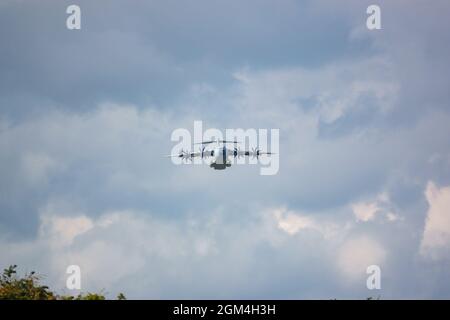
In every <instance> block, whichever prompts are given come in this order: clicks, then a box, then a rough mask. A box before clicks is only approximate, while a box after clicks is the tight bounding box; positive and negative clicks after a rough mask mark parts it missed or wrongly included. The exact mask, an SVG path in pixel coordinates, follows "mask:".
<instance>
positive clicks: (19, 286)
mask: <svg viewBox="0 0 450 320" xmlns="http://www.w3.org/2000/svg"><path fill="white" fill-rule="evenodd" d="M16 268H17V265H13V266H9V267H8V268H7V269H4V270H3V274H2V276H1V278H0V300H5V299H8V300H55V299H56V296H55V295H54V294H53V292H51V291H49V289H48V287H47V286H41V285H39V280H40V278H39V277H38V276H37V275H36V274H35V272H34V271H32V272H31V273H28V274H25V276H24V277H23V278H18V277H17V271H16Z"/></svg>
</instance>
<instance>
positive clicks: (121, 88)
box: [0, 0, 450, 299]
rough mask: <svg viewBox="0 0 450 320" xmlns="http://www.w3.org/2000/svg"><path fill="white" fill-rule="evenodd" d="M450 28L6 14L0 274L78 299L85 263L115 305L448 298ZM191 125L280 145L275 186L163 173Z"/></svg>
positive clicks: (321, 13) (202, 9) (40, 6)
mask: <svg viewBox="0 0 450 320" xmlns="http://www.w3.org/2000/svg"><path fill="white" fill-rule="evenodd" d="M71 4H77V5H79V6H80V8H81V29H80V30H68V29H67V28H66V19H67V17H68V14H67V13H66V8H67V6H69V5H71ZM371 4H377V5H379V6H380V8H381V25H382V28H381V29H380V30H368V29H367V27H366V19H367V17H368V15H367V13H366V9H367V7H368V6H369V5H371ZM449 13H450V3H449V2H448V1H446V0H436V1H433V3H432V4H430V3H426V2H425V1H419V0H417V1H415V0H412V1H406V0H393V1H392V0H391V1H381V0H376V1H375V0H370V1H365V0H358V1H357V0H346V1H331V0H329V1H325V0H315V1H312V0H310V1H294V0H277V1H273V0H272V1H269V0H262V1H250V0H248V1H234V0H231V1H230V0H228V1H219V0H208V1H207V0H195V1H190V2H189V3H187V2H179V1H172V0H169V1H146V2H133V4H130V3H129V2H127V1H118V0H111V1H108V2H103V1H92V0H90V1H32V2H30V1H19V0H15V1H11V0H1V1H0V43H1V44H0V177H1V179H0V268H2V269H3V268H6V267H7V266H9V265H11V264H17V265H18V266H19V271H20V272H22V273H23V272H28V271H32V270H36V271H38V273H40V274H42V275H43V277H44V279H43V281H44V282H45V283H46V284H48V285H50V286H51V288H53V289H54V290H56V291H57V292H59V293H67V294H73V293H74V291H72V290H69V289H67V288H66V279H67V277H68V275H67V274H66V269H67V267H68V266H69V265H79V266H80V269H81V283H82V288H81V291H82V292H89V291H96V292H97V291H102V292H104V293H105V294H106V295H107V296H108V297H112V298H113V297H115V295H117V294H118V293H119V292H123V293H125V295H126V296H127V297H129V298H138V299H205V298H209V299H215V298H226V299H333V298H337V299H349V298H353V299H365V298H366V297H369V296H372V297H378V296H379V297H381V298H384V299H422V298H424V299H430V298H434V299H448V298H450V271H449V270H450V139H449V137H450V125H449V123H450V107H449V104H450V90H448V84H449V83H450V59H449V58H448V57H450V20H449V19H448V15H449ZM196 120H201V121H202V122H203V127H204V129H207V128H218V129H220V130H225V129H227V128H244V129H249V128H256V129H258V128H266V129H272V128H275V129H279V130H280V131H279V132H280V143H279V148H280V152H279V159H280V168H279V172H278V173H277V174H276V175H272V176H262V175H260V174H259V166H258V165H247V166H242V165H237V166H232V167H231V168H228V169H226V170H223V171H215V170H212V169H211V168H209V167H208V166H206V165H204V166H199V165H182V166H177V165H174V164H173V163H172V162H171V161H170V160H168V159H167V158H164V157H162V155H164V154H168V153H170V150H171V149H172V148H173V146H174V144H175V143H174V142H173V141H171V133H172V132H173V131H174V130H176V129H178V128H186V129H187V130H193V125H194V121H196ZM370 265H377V266H379V267H380V270H381V289H379V290H369V289H368V288H367V286H366V280H367V278H368V276H369V275H368V274H367V273H366V269H367V267H368V266H370Z"/></svg>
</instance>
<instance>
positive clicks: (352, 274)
mask: <svg viewBox="0 0 450 320" xmlns="http://www.w3.org/2000/svg"><path fill="white" fill-rule="evenodd" d="M386 257H387V252H386V250H385V249H384V248H383V247H382V246H381V245H380V244H379V243H378V242H377V241H375V240H373V239H371V238H370V237H367V236H359V237H356V238H353V239H349V240H348V241H346V242H345V243H344V244H343V246H342V247H341V248H340V249H339V251H338V256H337V265H338V267H339V270H340V271H341V273H342V274H343V275H344V276H345V279H347V280H349V281H357V280H361V279H362V278H363V277H364V275H365V274H366V269H367V267H368V266H370V265H378V266H380V267H381V268H382V266H383V264H384V263H385V260H386Z"/></svg>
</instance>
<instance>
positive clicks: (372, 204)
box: [350, 192, 402, 222]
mask: <svg viewBox="0 0 450 320" xmlns="http://www.w3.org/2000/svg"><path fill="white" fill-rule="evenodd" d="M350 206H351V208H352V212H353V215H354V216H355V218H356V221H362V222H369V221H373V220H375V219H376V217H377V216H381V217H382V218H384V219H385V220H387V221H388V222H394V221H398V220H402V217H400V215H398V214H397V213H395V212H394V206H393V204H392V202H391V200H390V198H389V194H388V193H387V192H383V193H380V194H379V195H378V196H377V197H376V199H375V200H373V201H359V202H354V203H352V204H351V205H350Z"/></svg>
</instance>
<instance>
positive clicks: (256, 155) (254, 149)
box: [252, 148, 261, 159]
mask: <svg viewBox="0 0 450 320" xmlns="http://www.w3.org/2000/svg"><path fill="white" fill-rule="evenodd" d="M260 152H261V150H259V148H252V154H253V158H255V157H256V159H259V155H260Z"/></svg>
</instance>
